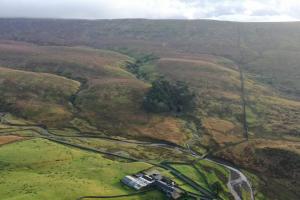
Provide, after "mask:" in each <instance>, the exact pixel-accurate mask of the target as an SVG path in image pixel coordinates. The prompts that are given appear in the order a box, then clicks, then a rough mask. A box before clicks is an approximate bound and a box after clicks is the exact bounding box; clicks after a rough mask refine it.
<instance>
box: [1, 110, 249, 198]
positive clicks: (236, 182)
mask: <svg viewBox="0 0 300 200" xmlns="http://www.w3.org/2000/svg"><path fill="white" fill-rule="evenodd" d="M4 116H5V115H0V120H2V119H3V118H4ZM3 122H4V124H6V123H5V120H2V123H3ZM8 125H11V126H14V125H13V124H8ZM16 126H18V127H23V128H28V127H31V128H32V127H33V126H32V125H28V126H26V125H16ZM34 128H35V130H34V131H36V132H38V133H39V134H40V135H41V136H40V137H41V138H44V139H48V140H51V141H53V142H57V143H60V144H64V145H68V146H73V147H76V148H80V149H83V150H87V151H93V152H95V153H101V154H108V155H111V156H117V157H121V158H124V159H128V160H131V161H142V162H148V161H145V160H139V159H135V158H131V157H124V156H120V155H118V154H114V153H109V152H106V151H100V150H98V149H94V148H90V147H84V146H81V145H78V144H73V143H70V142H67V141H65V140H63V138H95V139H102V140H109V141H112V142H122V143H133V144H138V145H143V146H151V147H157V148H173V149H177V150H179V151H181V152H184V153H185V154H189V155H191V156H193V157H194V158H195V159H196V160H199V159H205V160H207V161H209V162H213V163H214V164H217V165H221V166H223V167H225V168H227V169H228V170H229V171H230V174H231V175H230V178H229V180H228V184H227V186H228V188H229V190H230V192H231V194H232V195H233V197H234V199H235V200H242V197H241V194H240V192H239V191H240V189H241V187H244V186H246V187H247V191H249V192H250V195H251V200H254V195H253V190H252V186H251V183H250V181H249V180H248V179H247V177H246V176H245V175H244V174H243V173H242V172H241V171H240V170H238V169H236V168H234V167H232V166H228V165H226V164H225V163H221V162H219V161H214V160H211V159H208V158H206V155H199V154H198V153H197V152H195V151H192V150H191V149H189V148H185V147H183V146H179V145H176V144H172V143H164V142H141V141H135V140H126V139H124V140H123V139H117V138H110V137H106V136H92V135H90V136H89V135H87V136H63V135H55V134H53V133H51V132H50V131H48V130H47V129H45V128H42V127H40V126H36V127H34ZM148 163H149V164H153V165H155V166H159V167H164V168H166V167H167V168H168V169H169V170H171V171H172V172H173V173H174V175H177V176H178V178H180V179H182V180H183V181H184V182H186V183H187V184H189V185H190V184H192V185H193V187H194V188H197V190H199V192H201V193H202V194H205V196H207V197H208V198H213V196H212V194H210V193H209V191H207V190H206V189H205V188H200V187H199V185H196V184H194V183H193V181H192V180H191V179H189V178H188V177H186V176H183V175H182V174H181V173H178V172H177V171H176V170H174V169H171V168H170V167H169V166H166V165H161V164H156V163H152V162H151V163H150V162H148ZM90 198H91V197H90ZM98 198H100V197H98Z"/></svg>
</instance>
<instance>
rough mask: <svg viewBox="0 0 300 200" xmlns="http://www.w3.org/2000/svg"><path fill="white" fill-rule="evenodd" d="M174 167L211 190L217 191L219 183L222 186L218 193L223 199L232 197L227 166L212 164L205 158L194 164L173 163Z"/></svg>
mask: <svg viewBox="0 0 300 200" xmlns="http://www.w3.org/2000/svg"><path fill="white" fill-rule="evenodd" d="M172 167H174V168H175V169H177V170H178V171H179V172H181V173H182V174H184V175H185V176H187V177H189V178H190V179H192V180H193V181H195V182H196V183H197V184H198V185H200V186H201V187H203V188H206V189H207V190H209V191H212V192H216V190H215V189H214V187H215V186H214V185H216V184H218V185H219V186H220V188H219V189H218V192H216V193H218V195H219V196H220V197H221V198H222V199H231V198H232V197H231V195H230V192H229V190H228V188H227V182H228V178H229V171H228V170H227V169H226V168H224V167H222V166H219V165H215V164H211V163H209V162H208V161H205V160H201V161H199V162H198V163H197V164H195V165H194V166H193V165H188V164H172Z"/></svg>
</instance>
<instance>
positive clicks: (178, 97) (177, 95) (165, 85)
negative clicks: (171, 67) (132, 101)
mask: <svg viewBox="0 0 300 200" xmlns="http://www.w3.org/2000/svg"><path fill="white" fill-rule="evenodd" d="M194 105H195V94H194V93H193V92H191V90H190V89H189V87H188V85H187V84H186V83H184V82H180V81H177V82H175V83H171V82H169V81H167V80H166V79H165V78H159V79H157V80H156V81H154V82H153V83H152V87H151V89H150V90H149V91H148V93H147V94H146V96H145V98H144V108H145V109H146V110H147V111H148V112H159V113H163V112H165V113H167V112H169V113H177V114H179V113H184V112H187V111H190V110H192V109H193V108H194Z"/></svg>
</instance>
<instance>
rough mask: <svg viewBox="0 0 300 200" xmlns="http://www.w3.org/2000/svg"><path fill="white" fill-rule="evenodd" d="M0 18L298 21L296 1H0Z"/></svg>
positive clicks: (298, 11)
mask: <svg viewBox="0 0 300 200" xmlns="http://www.w3.org/2000/svg"><path fill="white" fill-rule="evenodd" d="M0 17H32V18H83V19H114V18H150V19H170V18H171V19H217V20H233V21H296V20H300V1H299V0H264V1H261V0H0Z"/></svg>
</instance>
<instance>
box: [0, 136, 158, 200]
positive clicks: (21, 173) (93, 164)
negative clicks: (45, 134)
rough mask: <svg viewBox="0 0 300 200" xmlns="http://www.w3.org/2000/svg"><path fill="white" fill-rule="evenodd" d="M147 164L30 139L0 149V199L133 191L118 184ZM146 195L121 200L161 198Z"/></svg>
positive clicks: (66, 197)
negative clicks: (124, 160)
mask: <svg viewBox="0 0 300 200" xmlns="http://www.w3.org/2000/svg"><path fill="white" fill-rule="evenodd" d="M149 167H151V165H148V164H146V163H138V162H137V163H127V162H119V161H113V160H110V159H106V158H104V157H102V156H101V155H97V154H94V153H89V152H85V151H81V150H77V149H73V148H69V147H65V146H63V145H59V144H56V143H53V142H49V141H47V140H43V139H32V140H28V141H23V142H17V143H14V144H10V145H5V146H3V147H1V148H0V168H1V171H0V197H1V199H3V200H23V199H24V200H25V199H26V200H27V199H30V200H40V199H55V200H70V199H74V200H75V199H76V198H78V197H80V196H85V195H117V194H128V193H131V192H133V191H132V190H131V189H128V188H126V187H124V186H122V184H121V183H120V179H121V178H122V177H124V176H125V175H127V174H133V173H136V172H139V171H141V170H144V169H148V168H149ZM163 198H164V197H163V194H161V193H159V192H150V193H147V194H146V195H140V196H136V197H130V198H122V199H148V200H150V199H163Z"/></svg>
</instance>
